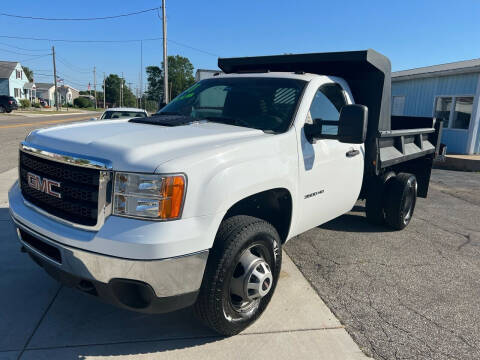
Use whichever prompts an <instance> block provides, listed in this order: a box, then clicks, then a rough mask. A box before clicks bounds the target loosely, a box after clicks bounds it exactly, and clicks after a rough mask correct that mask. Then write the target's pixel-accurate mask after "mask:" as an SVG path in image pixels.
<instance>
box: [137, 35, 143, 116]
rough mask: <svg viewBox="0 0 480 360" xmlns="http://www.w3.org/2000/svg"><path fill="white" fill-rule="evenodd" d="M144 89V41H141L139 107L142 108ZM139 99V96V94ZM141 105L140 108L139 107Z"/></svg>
mask: <svg viewBox="0 0 480 360" xmlns="http://www.w3.org/2000/svg"><path fill="white" fill-rule="evenodd" d="M142 88H143V40H140V91H139V94H140V102H139V103H138V104H137V107H139V108H142ZM137 97H138V94H137ZM138 105H140V106H138Z"/></svg>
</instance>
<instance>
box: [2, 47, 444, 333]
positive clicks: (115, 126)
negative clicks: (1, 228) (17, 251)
mask: <svg viewBox="0 0 480 360" xmlns="http://www.w3.org/2000/svg"><path fill="white" fill-rule="evenodd" d="M218 64H219V67H220V69H222V71H223V72H224V74H222V75H220V74H219V75H217V76H214V77H212V78H211V79H206V80H202V81H200V82H198V83H196V84H195V85H193V86H192V87H190V88H189V89H187V90H186V91H185V92H183V93H182V94H180V95H179V96H178V97H176V98H175V99H174V100H173V101H171V102H170V103H169V104H168V105H167V106H165V107H164V108H162V109H161V110H160V111H159V112H158V113H156V114H155V115H153V116H150V117H143V118H135V119H129V120H118V121H96V122H85V123H76V124H71V125H65V126H58V127H53V128H48V129H41V130H36V131H33V132H32V133H31V134H29V135H28V136H27V138H26V139H25V141H24V142H22V143H21V144H20V151H19V179H18V182H16V183H15V184H14V186H13V187H12V188H11V190H10V191H9V202H10V213H11V217H12V219H13V221H14V223H15V225H16V227H17V230H18V239H19V241H20V244H21V246H22V249H23V250H24V251H26V252H27V253H28V254H29V255H31V257H32V258H33V259H34V260H35V261H36V262H37V263H38V264H40V265H41V266H42V267H43V268H44V269H45V270H46V271H47V272H48V273H49V274H50V275H51V276H53V277H54V278H56V279H58V280H59V281H60V282H62V283H63V284H65V285H67V286H72V287H76V288H77V289H79V290H80V291H83V292H85V293H88V294H91V295H93V296H97V297H98V298H100V299H103V300H105V301H108V302H110V303H112V304H115V305H117V306H120V307H123V308H127V309H130V310H135V311H140V312H145V313H160V312H167V311H173V310H176V309H180V308H183V307H187V306H192V305H193V307H194V310H195V313H196V314H197V316H198V317H199V318H200V319H201V320H202V321H204V322H205V323H206V324H207V325H208V326H210V327H211V328H212V329H214V330H215V331H217V332H218V333H220V334H224V335H234V334H237V333H239V332H240V331H242V330H243V329H245V328H246V327H247V326H249V325H250V324H252V323H253V322H254V321H255V320H256V319H257V318H258V317H259V316H260V315H261V314H262V313H263V312H264V310H265V309H266V307H267V305H268V303H269V301H270V300H271V298H272V296H273V293H274V290H275V287H276V285H277V281H278V278H279V273H280V267H281V262H282V246H283V245H284V244H285V242H286V241H288V240H289V239H290V238H292V237H294V236H296V235H298V234H301V233H302V232H304V231H307V230H309V229H311V228H314V227H316V226H318V225H320V224H323V223H325V222H327V221H329V220H331V219H334V218H336V217H338V216H340V215H342V214H345V213H347V212H348V211H350V210H351V209H352V207H353V206H354V204H355V203H356V202H357V200H358V199H365V200H366V205H365V207H366V219H367V220H368V221H370V222H372V223H375V224H378V225H379V226H389V227H391V228H393V229H396V230H401V229H403V228H404V227H405V226H407V225H408V223H409V222H410V221H411V219H412V216H413V212H414V209H415V203H416V199H417V196H419V197H426V196H427V192H428V186H429V181H430V173H431V168H432V161H433V159H434V158H435V156H436V155H437V154H438V151H439V140H440V135H441V129H442V124H441V122H439V121H436V120H435V119H434V118H412V117H392V116H391V115H390V98H391V89H390V88H391V79H390V72H391V70H390V62H389V60H388V59H387V58H386V57H385V56H383V55H381V54H379V53H377V52H375V51H373V50H366V51H355V52H339V53H314V54H302V55H280V56H265V57H247V58H225V59H219V61H218Z"/></svg>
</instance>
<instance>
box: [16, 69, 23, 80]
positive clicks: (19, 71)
mask: <svg viewBox="0 0 480 360" xmlns="http://www.w3.org/2000/svg"><path fill="white" fill-rule="evenodd" d="M16 78H17V79H21V78H22V70H17V71H16Z"/></svg>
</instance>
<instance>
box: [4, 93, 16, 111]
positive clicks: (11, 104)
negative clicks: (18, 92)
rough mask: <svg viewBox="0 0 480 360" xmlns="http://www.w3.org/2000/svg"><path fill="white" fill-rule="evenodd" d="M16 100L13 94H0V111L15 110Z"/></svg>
mask: <svg viewBox="0 0 480 360" xmlns="http://www.w3.org/2000/svg"><path fill="white" fill-rule="evenodd" d="M17 109H18V104H17V100H15V98H14V97H13V96H8V95H0V113H4V112H7V113H10V112H12V110H17Z"/></svg>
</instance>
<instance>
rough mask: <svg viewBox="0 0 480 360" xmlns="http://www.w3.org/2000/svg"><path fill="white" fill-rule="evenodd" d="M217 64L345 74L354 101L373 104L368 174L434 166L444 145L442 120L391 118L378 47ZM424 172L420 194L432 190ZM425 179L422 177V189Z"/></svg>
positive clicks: (237, 69)
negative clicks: (407, 164) (407, 166)
mask: <svg viewBox="0 0 480 360" xmlns="http://www.w3.org/2000/svg"><path fill="white" fill-rule="evenodd" d="M218 66H219V67H220V69H222V70H223V71H224V72H225V73H248V72H268V71H284V72H307V73H313V74H319V75H331V76H338V77H341V78H343V79H345V80H346V81H347V83H348V84H349V86H350V90H351V92H352V95H353V97H354V100H355V103H357V104H362V105H365V106H367V107H368V130H367V137H366V141H365V177H366V178H367V179H368V177H369V176H377V175H379V174H381V173H382V172H383V171H385V169H386V168H387V167H392V166H397V167H398V166H400V164H401V163H405V162H407V161H411V160H415V159H421V160H420V162H421V163H422V164H421V166H420V168H423V167H425V166H427V167H428V168H429V169H431V166H432V161H433V159H434V157H435V154H436V153H438V150H439V146H440V135H441V126H442V124H441V121H436V119H434V118H417V117H407V116H401V117H396V116H394V117H392V116H391V105H390V103H391V64H390V60H389V59H388V58H387V57H385V56H384V55H382V54H380V53H378V52H376V51H375V50H372V49H369V50H362V51H348V52H331V53H311V54H297V55H274V56H259V57H243V58H225V59H222V58H220V59H219V60H218ZM424 160H426V163H425V161H424ZM416 166H418V165H416ZM423 176H426V177H427V179H426V184H427V189H425V191H422V190H423V189H420V191H419V195H420V196H421V194H422V193H425V194H426V191H427V190H428V181H429V179H430V171H428V174H424V175H421V176H420V178H421V177H423ZM366 182H367V181H364V183H366ZM422 182H424V181H422V180H421V179H419V185H420V187H421V188H422V184H421V183H422Z"/></svg>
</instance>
